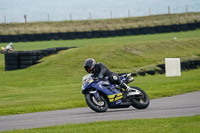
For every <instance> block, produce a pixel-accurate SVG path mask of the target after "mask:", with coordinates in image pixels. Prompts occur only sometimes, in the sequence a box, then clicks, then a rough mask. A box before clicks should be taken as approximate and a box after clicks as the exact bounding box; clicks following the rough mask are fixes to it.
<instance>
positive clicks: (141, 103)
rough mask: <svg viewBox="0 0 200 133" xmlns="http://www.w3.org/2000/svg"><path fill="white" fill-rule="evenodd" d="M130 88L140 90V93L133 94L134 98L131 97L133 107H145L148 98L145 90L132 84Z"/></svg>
mask: <svg viewBox="0 0 200 133" xmlns="http://www.w3.org/2000/svg"><path fill="white" fill-rule="evenodd" d="M131 88H134V89H136V90H138V91H140V93H141V94H140V95H135V96H134V98H133V99H132V102H133V103H132V106H133V107H135V108H136V109H145V108H147V107H148V106H149V103H150V100H149V97H148V95H147V94H146V92H145V91H143V90H142V89H140V88H139V87H134V86H132V87H131Z"/></svg>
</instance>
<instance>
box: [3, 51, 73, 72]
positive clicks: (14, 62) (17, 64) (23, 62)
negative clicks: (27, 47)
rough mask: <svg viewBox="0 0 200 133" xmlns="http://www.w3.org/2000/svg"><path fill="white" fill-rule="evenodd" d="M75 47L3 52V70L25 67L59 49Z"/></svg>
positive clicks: (55, 52)
mask: <svg viewBox="0 0 200 133" xmlns="http://www.w3.org/2000/svg"><path fill="white" fill-rule="evenodd" d="M70 48H75V47H57V48H48V49H43V50H32V51H17V52H13V53H5V70H6V71H9V70H17V69H25V68H27V67H30V66H32V65H34V64H37V63H39V60H40V59H42V58H43V57H45V56H48V55H52V54H57V53H58V52H59V51H61V50H67V49H70Z"/></svg>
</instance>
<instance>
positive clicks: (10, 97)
mask: <svg viewBox="0 0 200 133" xmlns="http://www.w3.org/2000/svg"><path fill="white" fill-rule="evenodd" d="M199 34H200V30H196V31H188V32H180V33H168V34H155V35H142V36H128V37H114V38H103V39H83V40H71V41H49V42H26V43H15V44H14V46H15V48H16V50H33V49H44V48H49V47H59V46H79V48H76V49H70V50H67V51H62V52H60V53H59V54H57V55H52V56H48V57H46V58H44V59H42V63H39V64H37V65H34V66H32V67H30V68H27V69H23V70H17V71H4V61H3V58H4V57H3V55H0V61H1V62H0V63H1V64H0V75H1V78H0V92H1V93H0V115H9V114H18V113H28V112H38V111H47V110H56V109H68V108H77V107H85V106H86V103H85V100H84V96H83V95H82V94H81V80H82V76H83V75H85V74H86V72H85V71H84V69H83V62H84V60H85V59H86V58H89V57H92V58H95V59H96V60H97V61H98V62H103V63H104V64H105V65H106V66H107V67H108V68H110V69H111V70H112V71H114V72H135V71H138V70H140V69H150V68H155V65H157V64H158V63H164V58H165V57H179V58H181V59H182V60H185V59H190V58H199V56H198V55H199V53H200V50H199V49H200V37H199ZM174 36H176V37H177V39H176V40H173V37H174ZM0 46H5V43H4V44H0ZM199 77H200V70H199V69H198V70H192V71H186V72H183V73H182V76H181V77H170V78H166V77H165V76H164V75H156V76H150V75H149V76H145V77H140V76H139V77H136V81H135V82H134V85H136V86H139V87H141V88H143V89H144V90H145V91H146V92H147V93H148V94H149V96H150V98H151V99H152V98H158V97H163V96H171V95H175V94H180V93H186V92H191V91H197V90H200V83H199ZM132 85H133V84H132Z"/></svg>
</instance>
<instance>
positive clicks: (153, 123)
mask: <svg viewBox="0 0 200 133" xmlns="http://www.w3.org/2000/svg"><path fill="white" fill-rule="evenodd" d="M124 131H125V132H126V133H133V132H136V133H199V132H200V115H196V116H189V117H175V118H157V119H135V120H121V121H98V122H92V123H87V124H68V125H61V126H52V127H44V128H35V129H23V130H14V131H7V132H4V133H13V132H14V133H27V132H29V133H52V132H57V133H77V132H81V133H112V132H115V133H121V132H124Z"/></svg>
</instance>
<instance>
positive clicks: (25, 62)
mask: <svg viewBox="0 0 200 133" xmlns="http://www.w3.org/2000/svg"><path fill="white" fill-rule="evenodd" d="M35 63H36V54H35V52H32V51H21V52H19V68H20V69H24V68H27V67H30V66H32V65H33V64H35Z"/></svg>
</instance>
